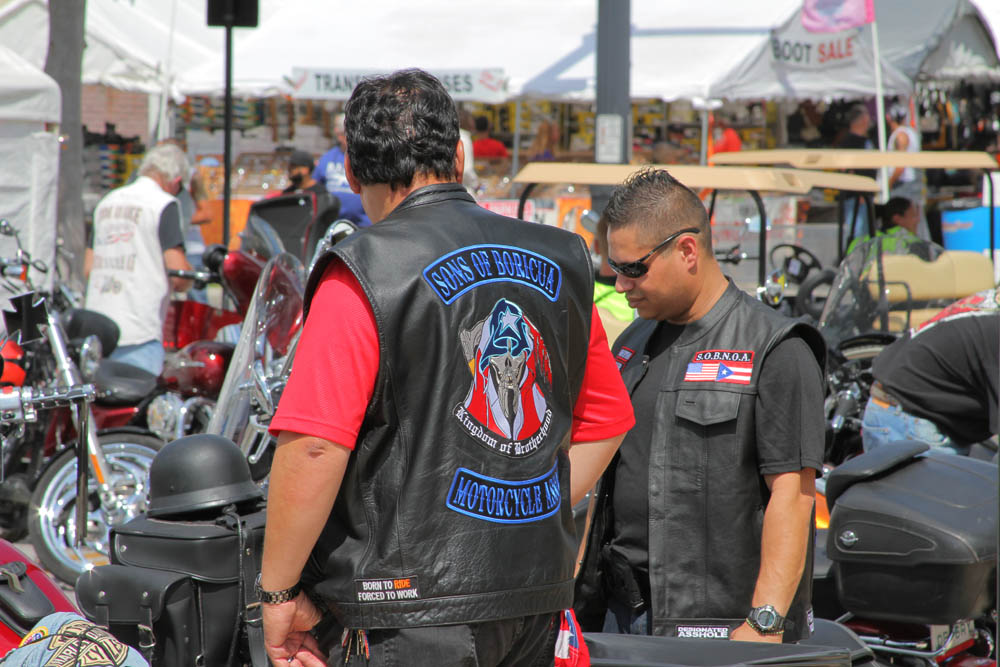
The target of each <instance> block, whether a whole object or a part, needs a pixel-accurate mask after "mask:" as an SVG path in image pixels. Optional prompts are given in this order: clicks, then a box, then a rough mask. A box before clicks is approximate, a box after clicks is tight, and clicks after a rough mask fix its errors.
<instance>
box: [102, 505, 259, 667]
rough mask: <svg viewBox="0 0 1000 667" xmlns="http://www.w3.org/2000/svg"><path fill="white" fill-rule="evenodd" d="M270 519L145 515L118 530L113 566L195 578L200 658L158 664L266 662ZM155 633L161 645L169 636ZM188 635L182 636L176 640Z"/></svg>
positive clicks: (192, 581)
mask: <svg viewBox="0 0 1000 667" xmlns="http://www.w3.org/2000/svg"><path fill="white" fill-rule="evenodd" d="M264 519H265V516H264V511H263V510H260V511H255V512H250V513H245V514H243V515H242V516H241V515H238V514H237V513H236V512H235V511H233V510H232V509H230V510H229V511H227V512H226V513H225V514H223V515H221V516H214V517H206V518H205V519H203V520H190V519H188V520H182V519H176V520H175V519H151V518H149V517H147V516H145V515H141V516H139V517H136V518H135V519H133V520H131V521H129V522H127V523H125V524H123V525H121V526H118V527H116V528H113V529H112V531H111V562H112V564H113V567H117V568H120V569H124V570H128V571H134V572H136V573H138V574H137V575H136V576H139V577H142V576H144V573H147V572H150V571H159V572H166V573H170V574H174V575H176V576H179V577H183V578H185V579H187V580H189V581H190V584H191V587H192V589H193V592H194V596H195V599H196V601H197V607H196V609H197V617H198V623H199V626H198V629H199V632H200V635H199V636H200V650H201V656H200V658H199V660H197V661H190V662H189V661H183V660H182V661H181V662H171V661H169V660H167V661H166V662H162V663H159V664H162V665H165V666H168V667H173V666H174V665H178V666H180V665H184V666H185V667H187V666H188V665H194V664H203V665H220V666H229V665H242V664H246V663H251V662H252V663H253V664H254V665H258V664H259V665H262V666H264V665H266V664H267V661H266V657H265V656H264V647H263V631H262V629H261V625H260V607H259V605H257V604H256V602H257V597H256V594H255V592H254V582H255V580H256V577H257V573H258V572H260V558H261V551H262V549H263V544H264ZM102 569H104V568H96V569H95V571H96V570H102ZM85 611H87V610H86V609H85ZM87 615H88V616H90V614H89V611H88V612H87ZM92 620H94V621H95V622H98V623H99V622H100V620H99V619H97V618H92ZM172 631H173V628H172V629H171V630H166V629H165V630H164V632H172ZM154 635H155V636H156V640H157V645H159V643H160V641H161V640H162V639H163V637H161V635H160V633H159V631H156V629H155V628H154ZM116 636H117V635H116ZM184 639H185V636H183V635H181V636H179V637H177V638H173V639H171V641H174V640H177V641H183V640H184ZM154 667H159V665H156V666H154Z"/></svg>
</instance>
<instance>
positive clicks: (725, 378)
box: [684, 350, 753, 384]
mask: <svg viewBox="0 0 1000 667" xmlns="http://www.w3.org/2000/svg"><path fill="white" fill-rule="evenodd" d="M752 375H753V350H702V351H701V352H698V353H696V354H695V355H694V357H693V358H692V359H691V362H690V363H689V364H688V365H687V371H686V372H685V373H684V381H685V382H728V383H730V384H750V377H751V376H752Z"/></svg>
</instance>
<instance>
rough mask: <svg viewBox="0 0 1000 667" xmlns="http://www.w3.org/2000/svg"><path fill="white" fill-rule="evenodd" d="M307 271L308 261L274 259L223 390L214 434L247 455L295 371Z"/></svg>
mask: <svg viewBox="0 0 1000 667" xmlns="http://www.w3.org/2000/svg"><path fill="white" fill-rule="evenodd" d="M304 289H305V270H304V269H303V267H302V262H300V261H299V260H298V258H296V257H294V256H293V255H291V254H289V253H286V252H283V253H280V254H278V255H276V256H275V257H273V258H272V259H270V260H269V261H268V263H267V264H266V265H265V266H264V269H263V270H262V271H261V274H260V279H259V280H258V281H257V287H256V289H255V291H254V295H253V298H252V299H251V300H250V306H249V308H248V309H247V312H246V316H245V318H244V320H243V326H242V328H241V330H240V339H239V342H237V344H236V349H235V350H233V357H232V360H231V361H230V362H229V370H228V371H227V372H226V378H225V381H224V382H223V384H222V389H221V391H220V392H219V400H218V402H217V403H216V407H215V412H214V413H213V414H212V418H211V420H210V421H209V424H208V428H207V429H206V431H207V432H208V433H213V434H216V435H221V436H223V437H225V438H229V439H231V440H233V441H234V442H236V444H238V445H240V446H241V447H242V448H244V451H246V448H247V447H249V445H250V441H251V440H252V436H253V435H254V434H256V433H260V432H261V429H260V428H248V426H253V424H251V419H253V420H254V422H255V423H257V424H260V425H262V426H265V427H266V423H263V424H261V422H260V421H259V418H260V417H261V416H263V417H264V418H265V422H266V420H269V419H270V417H271V413H273V407H274V405H276V404H277V400H276V399H275V400H273V401H272V400H271V394H272V390H273V389H274V388H275V385H279V386H283V384H284V380H285V379H287V374H288V369H289V368H290V366H291V364H290V358H291V356H292V355H293V354H294V350H295V344H296V342H297V341H298V334H299V331H300V330H301V328H302V305H303V294H304Z"/></svg>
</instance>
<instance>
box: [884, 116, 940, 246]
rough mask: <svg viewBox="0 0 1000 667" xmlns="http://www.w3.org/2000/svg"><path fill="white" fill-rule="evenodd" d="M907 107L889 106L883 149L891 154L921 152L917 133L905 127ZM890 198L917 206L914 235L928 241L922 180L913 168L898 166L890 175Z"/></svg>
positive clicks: (921, 176)
mask: <svg viewBox="0 0 1000 667" xmlns="http://www.w3.org/2000/svg"><path fill="white" fill-rule="evenodd" d="M908 113H909V112H908V111H907V108H906V107H905V106H903V105H902V104H894V105H892V106H891V107H889V110H888V111H887V112H886V114H885V117H886V121H887V122H888V125H889V130H890V133H889V139H888V141H887V142H886V147H887V149H888V150H890V151H907V152H910V153H915V152H917V151H919V150H920V134H919V133H918V132H917V131H916V130H914V129H913V128H912V127H910V126H909V125H907V124H906V117H907V115H908ZM889 196H890V197H905V198H907V199H909V200H910V201H912V202H913V203H914V205H916V207H917V211H918V213H919V215H920V222H919V223H918V225H917V236H919V237H920V238H922V239H924V240H925V241H929V240H930V238H931V237H930V230H929V229H928V227H927V218H926V216H925V215H924V178H923V174H922V173H921V171H920V170H917V169H914V168H913V167H897V168H896V169H894V170H893V171H892V172H891V173H890V174H889Z"/></svg>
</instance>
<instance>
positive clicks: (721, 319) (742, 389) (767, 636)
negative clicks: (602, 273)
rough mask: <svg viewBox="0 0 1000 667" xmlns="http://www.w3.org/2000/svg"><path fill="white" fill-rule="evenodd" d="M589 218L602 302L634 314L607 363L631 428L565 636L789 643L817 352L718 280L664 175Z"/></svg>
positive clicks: (805, 622)
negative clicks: (580, 630) (603, 246)
mask: <svg viewBox="0 0 1000 667" xmlns="http://www.w3.org/2000/svg"><path fill="white" fill-rule="evenodd" d="M603 216H604V217H605V218H606V219H607V222H608V245H609V263H610V264H611V266H612V268H614V269H615V272H616V273H617V274H618V279H617V289H618V290H619V291H621V292H624V293H625V295H626V296H627V297H628V301H629V305H631V306H632V307H633V308H635V309H636V310H637V311H638V313H639V316H640V319H638V320H636V321H635V322H634V323H633V324H632V325H630V326H629V328H628V329H627V330H626V331H625V332H624V333H623V334H622V335H621V336H620V337H619V338H618V340H617V342H616V344H615V346H614V349H613V351H612V353H613V354H614V355H615V358H616V360H617V362H618V365H619V368H620V369H621V372H622V377H623V379H624V380H625V386H626V387H627V388H628V390H629V391H630V393H631V395H632V402H633V406H634V409H635V415H636V424H637V426H636V427H635V428H634V429H633V430H632V431H631V432H630V433H629V434H628V436H627V437H626V439H625V441H624V442H623V443H622V446H621V449H620V451H619V453H618V456H617V457H616V458H615V460H614V462H613V463H612V464H611V467H609V469H608V472H607V473H606V474H605V476H604V479H603V481H602V485H601V492H600V494H599V505H598V508H597V511H596V515H595V516H596V519H595V524H594V527H593V532H592V539H591V541H590V544H589V545H588V549H587V553H586V557H585V564H584V572H583V575H582V576H581V578H580V582H579V584H578V590H577V612H578V616H579V617H580V620H581V623H582V624H583V627H584V629H585V630H586V629H592V630H597V629H602V624H603V629H604V630H605V631H609V632H625V633H637V634H646V633H648V634H654V635H668V636H680V637H713V638H727V637H728V638H731V639H739V640H751V641H776V642H780V641H782V639H784V641H795V640H798V639H801V638H803V637H806V636H808V634H809V632H810V618H811V610H810V609H809V600H810V593H811V580H812V577H811V571H812V563H811V545H812V539H813V530H812V513H813V502H814V493H815V478H816V475H817V471H819V470H820V469H821V464H822V456H823V443H824V439H823V387H822V371H821V360H822V359H824V348H823V343H822V339H821V338H820V336H819V334H818V332H817V331H816V330H815V329H813V328H812V327H809V326H806V325H804V324H800V323H797V322H794V321H792V320H790V319H787V318H785V317H782V316H780V315H778V314H777V313H775V312H774V311H773V310H771V309H769V308H767V307H766V306H764V305H762V304H761V303H760V302H758V301H757V300H755V299H753V298H751V297H750V296H748V295H746V294H744V293H743V292H742V291H740V290H739V289H738V288H737V287H736V285H735V284H734V283H733V282H732V281H731V280H729V279H727V277H726V276H725V275H723V273H722V271H721V269H720V267H719V265H718V263H717V262H716V261H715V257H714V255H713V252H712V242H711V236H710V235H711V228H710V225H709V221H708V216H707V214H706V211H705V208H704V206H703V205H702V203H701V201H700V200H699V199H698V197H697V196H696V195H695V194H694V193H693V192H691V191H690V190H689V189H688V188H686V187H685V186H684V185H682V184H681V183H679V182H678V181H676V180H675V179H674V178H672V177H671V176H670V175H669V174H668V173H667V172H666V171H664V170H646V171H643V172H639V173H638V174H636V175H635V176H633V177H631V178H630V179H629V180H628V181H626V182H625V184H624V185H622V186H620V187H619V188H618V189H617V190H616V191H615V193H614V194H613V196H612V197H611V199H610V201H609V203H608V206H607V208H606V209H605V211H604V214H603ZM782 631H783V632H782Z"/></svg>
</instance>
